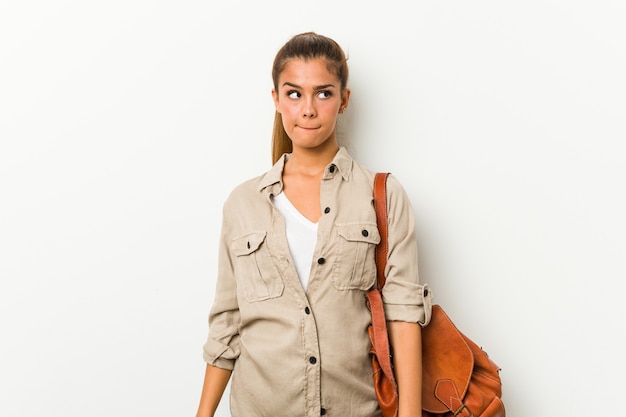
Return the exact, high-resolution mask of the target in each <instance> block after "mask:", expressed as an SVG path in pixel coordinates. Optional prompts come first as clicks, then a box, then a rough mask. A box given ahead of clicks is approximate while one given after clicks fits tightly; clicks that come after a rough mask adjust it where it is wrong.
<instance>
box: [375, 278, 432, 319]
mask: <svg viewBox="0 0 626 417" xmlns="http://www.w3.org/2000/svg"><path fill="white" fill-rule="evenodd" d="M405 285H406V284H405ZM414 285H416V287H417V288H416V291H406V292H404V293H405V294H412V295H411V296H406V297H403V298H402V299H399V300H391V299H390V298H389V297H386V296H385V290H384V289H383V305H384V306H385V317H386V319H387V321H406V322H409V323H419V324H420V325H421V326H426V325H427V324H428V323H429V322H430V318H431V316H432V297H433V295H432V291H431V290H430V288H429V287H428V284H423V285H422V284H414Z"/></svg>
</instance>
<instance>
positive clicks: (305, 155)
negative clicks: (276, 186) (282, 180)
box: [285, 143, 339, 176]
mask: <svg viewBox="0 0 626 417" xmlns="http://www.w3.org/2000/svg"><path fill="white" fill-rule="evenodd" d="M338 150H339V146H338V145H337V144H336V143H335V144H334V146H326V147H324V149H306V148H294V149H293V152H292V153H291V157H290V158H289V160H288V161H287V164H286V166H285V168H286V169H287V168H289V169H290V171H291V172H293V173H295V172H298V173H301V174H305V175H310V176H318V175H320V176H321V175H322V174H323V172H324V168H326V166H327V165H328V164H330V163H331V161H332V160H333V158H334V157H335V154H337V151H338Z"/></svg>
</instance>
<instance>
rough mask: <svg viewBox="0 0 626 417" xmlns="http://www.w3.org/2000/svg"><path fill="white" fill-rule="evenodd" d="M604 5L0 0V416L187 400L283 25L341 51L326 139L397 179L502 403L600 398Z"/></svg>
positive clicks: (618, 10)
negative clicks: (336, 106)
mask: <svg viewBox="0 0 626 417" xmlns="http://www.w3.org/2000/svg"><path fill="white" fill-rule="evenodd" d="M625 21H626V6H625V5H624V2H622V1H619V0H614V1H571V0H570V1H566V0H542V1H537V0H535V1H532V0H531V1H524V2H503V1H495V0H494V1H472V2H470V1H445V2H443V1H439V2H434V1H433V2H409V1H406V2H398V1H386V2H383V3H373V4H370V3H367V2H365V3H363V2H362V1H357V0H352V1H344V2H337V1H316V2H294V1H229V2H226V1H223V2H210V1H165V0H163V1H155V0H125V1H121V0H109V1H106V2H104V1H102V2H95V1H78V0H74V1H70V0H67V1H19V2H18V1H2V3H1V6H0V415H1V416H3V417H14V416H15V417H35V416H55V417H57V416H58V417H78V416H85V415H88V416H92V417H112V416H116V417H117V416H133V417H135V416H151V417H157V416H158V417H161V416H162V417H166V416H167V417H169V416H192V415H194V413H195V409H196V406H197V401H198V398H199V392H200V387H201V383H202V377H203V373H204V363H203V362H202V357H201V347H202V344H203V342H204V339H205V337H206V332H207V323H206V317H207V314H208V311H209V308H210V305H211V302H212V299H213V287H214V282H215V271H216V258H217V238H218V232H219V226H220V215H221V206H222V202H223V200H224V199H225V197H226V196H227V194H228V193H229V191H230V190H231V189H232V187H234V186H235V185H236V184H237V183H239V182H241V181H243V180H244V179H247V178H249V177H252V176H256V175H258V174H260V173H262V172H263V171H265V170H266V169H268V168H269V165H270V133H271V128H272V121H273V114H274V109H273V105H272V102H271V97H270V89H271V79H270V68H271V63H272V60H273V57H274V54H275V52H276V51H277V50H278V48H279V47H280V46H281V45H282V44H283V43H284V42H285V41H286V40H287V39H288V38H289V37H290V36H291V35H293V34H296V33H298V32H302V31H306V30H315V31H318V32H320V33H323V34H326V35H329V36H331V37H333V38H335V39H336V40H337V41H338V42H339V43H340V44H341V45H342V46H343V47H344V49H345V50H346V52H347V53H348V55H349V63H350V67H351V79H350V87H351V88H352V91H353V93H352V102H351V105H350V107H349V109H348V112H347V113H346V115H345V119H344V120H343V122H342V125H341V131H340V133H341V138H342V141H343V143H344V144H345V145H346V146H347V147H348V148H349V150H350V151H351V152H352V154H353V156H354V157H356V158H357V159H358V160H359V161H360V162H361V163H363V164H364V165H366V166H368V167H370V168H371V169H373V170H389V171H391V172H393V173H394V174H395V175H396V176H397V177H398V178H399V180H400V181H401V182H402V183H403V185H404V186H405V188H406V190H407V193H408V194H409V196H410V198H411V200H412V202H413V204H414V209H415V214H416V217H417V221H418V228H419V230H418V231H419V246H420V250H421V258H420V261H421V267H420V268H421V274H422V279H423V281H425V282H428V283H429V284H430V285H431V287H432V288H433V289H434V292H435V301H436V302H438V303H440V304H442V305H443V306H444V307H445V308H446V310H448V313H449V314H450V316H451V317H452V319H453V320H454V321H455V322H456V323H457V325H458V326H459V327H460V329H461V330H462V331H464V332H465V333H466V334H468V335H469V336H470V337H471V338H473V339H474V340H475V341H477V342H478V343H479V344H480V345H482V346H483V347H484V348H485V350H486V351H487V352H488V353H489V354H490V355H491V357H492V358H493V359H494V360H495V361H496V362H497V363H498V364H499V365H500V366H501V368H502V373H501V375H502V378H503V382H504V402H505V404H506V406H507V411H508V415H509V416H510V417H527V416H533V417H541V416H551V417H552V416H568V417H578V416H581V417H582V416H585V417H587V416H600V415H616V414H618V413H620V412H622V411H623V410H622V408H621V403H620V401H619V399H620V398H622V397H623V389H624V382H623V375H624V372H625V370H626V369H625V368H626V366H625V361H624V359H623V358H624V355H623V346H622V342H621V339H622V337H621V336H622V335H623V334H624V333H625V330H626V325H625V324H624V317H625V313H626V311H625V309H624V306H623V298H624V296H623V291H624V290H623V284H622V282H623V281H624V279H625V278H626V267H625V261H626V256H625V255H626V244H625V239H626V221H625V220H624V212H626V201H625V193H624V182H625V181H624V180H625V179H626V168H625V166H624V157H625V152H624V151H625V145H624V141H625V140H626V125H625V115H626V99H625V97H626V82H625V77H624V74H626V48H625V42H624V40H625V39H626V25H625V24H624V22H625ZM228 415H229V413H228V412H227V404H226V401H224V402H223V404H222V406H221V407H220V411H219V416H221V417H226V416H228Z"/></svg>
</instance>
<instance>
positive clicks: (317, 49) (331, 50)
mask: <svg viewBox="0 0 626 417" xmlns="http://www.w3.org/2000/svg"><path fill="white" fill-rule="evenodd" d="M316 58H323V59H324V60H326V65H327V67H328V71H329V72H331V73H333V74H335V75H336V76H337V78H338V79H339V81H340V83H341V91H344V90H345V89H346V87H347V85H348V63H347V59H346V55H345V54H344V52H343V50H342V49H341V47H340V46H339V44H338V43H337V42H335V41H334V40H332V39H331V38H328V37H326V36H322V35H319V34H317V33H314V32H305V33H300V34H298V35H295V36H294V37H292V38H291V39H290V40H289V41H288V42H287V43H286V44H285V45H283V47H282V48H280V50H279V51H278V53H277V54H276V57H275V58H274V65H273V66H272V81H273V82H274V90H276V92H278V78H279V77H280V74H281V73H282V72H283V70H284V69H285V66H286V65H287V63H288V62H289V61H290V60H292V59H303V60H305V61H307V60H310V59H316ZM292 150H293V148H292V145H291V139H289V136H287V132H285V128H284V127H283V119H282V117H281V115H280V113H278V112H276V114H275V115H274V131H273V132H272V163H276V161H278V159H279V158H280V157H281V155H282V154H284V153H287V152H291V151H292Z"/></svg>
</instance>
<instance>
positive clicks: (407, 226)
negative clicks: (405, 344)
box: [204, 148, 430, 417]
mask: <svg viewBox="0 0 626 417" xmlns="http://www.w3.org/2000/svg"><path fill="white" fill-rule="evenodd" d="M288 158H289V155H284V156H283V157H282V158H281V159H280V160H279V161H278V162H277V163H276V164H275V165H274V166H273V167H272V169H271V170H270V171H268V172H267V173H266V174H265V175H262V176H260V177H257V178H254V179H252V180H249V181H247V182H245V183H243V184H241V185H240V186H238V187H236V188H235V190H234V191H233V192H232V193H231V195H230V196H229V197H228V199H227V201H226V202H225V204H224V210H223V225H222V233H221V241H220V242H221V243H220V254H219V271H218V277H217V288H216V297H215V301H214V304H213V306H212V309H211V313H210V315H209V336H208V339H207V342H206V343H205V345H204V360H205V361H206V362H207V363H209V364H211V365H213V366H217V367H220V368H224V369H231V370H233V375H232V380H231V411H232V414H233V416H234V417H257V416H258V417H295V416H304V417H314V416H320V415H327V416H337V417H351V416H354V417H369V416H379V415H380V410H379V408H378V403H377V401H376V397H375V394H374V389H373V384H372V370H371V362H370V358H369V349H370V341H369V338H368V334H367V326H368V324H369V323H370V321H371V316H370V312H369V310H368V309H367V306H366V304H365V293H366V292H367V290H368V289H370V288H371V287H372V286H373V285H375V280H376V266H375V262H374V248H375V246H376V244H377V243H378V242H379V241H380V235H379V233H378V228H377V227H376V215H375V213H374V207H373V205H372V187H373V181H374V174H373V173H372V172H370V171H368V170H367V169H365V168H363V167H362V166H360V165H359V164H357V163H356V162H355V161H354V160H352V158H351V157H350V156H349V155H348V153H347V152H346V150H345V149H344V148H341V149H340V150H339V151H338V153H337V154H336V156H335V158H334V160H333V162H332V163H331V164H330V165H329V166H328V167H327V168H326V170H325V173H324V177H323V179H322V182H321V191H320V193H321V194H320V200H321V205H322V206H321V207H322V212H323V214H322V217H321V218H320V220H319V225H318V233H317V246H316V248H315V252H314V256H313V259H312V262H311V274H310V278H309V283H308V287H307V290H306V292H305V291H304V290H303V288H302V285H301V284H300V281H299V279H298V276H297V273H296V269H295V266H294V263H293V261H292V258H291V255H290V252H289V247H288V245H287V239H286V235H285V221H284V219H283V217H282V215H281V214H280V212H279V211H278V209H277V208H276V207H275V206H274V205H273V203H272V200H271V196H272V195H277V194H279V193H280V192H281V191H282V171H283V167H284V164H285V161H286V160H287V159H288ZM387 193H388V216H389V255H388V262H387V270H386V272H387V282H386V284H385V287H384V290H383V301H384V304H385V313H386V315H387V316H386V317H387V319H388V320H400V321H409V322H420V323H421V324H425V322H426V321H427V318H426V317H427V314H426V313H427V312H428V311H429V309H430V298H429V297H424V296H423V290H424V286H423V285H420V283H419V280H418V269H417V244H416V236H415V224H414V218H413V212H412V208H411V205H410V203H409V201H408V199H407V196H406V194H405V192H404V190H403V189H402V187H401V185H400V184H399V183H398V181H397V180H396V179H395V178H394V177H393V176H389V179H388V185H387ZM428 293H430V292H428Z"/></svg>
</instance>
